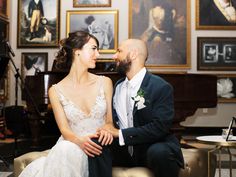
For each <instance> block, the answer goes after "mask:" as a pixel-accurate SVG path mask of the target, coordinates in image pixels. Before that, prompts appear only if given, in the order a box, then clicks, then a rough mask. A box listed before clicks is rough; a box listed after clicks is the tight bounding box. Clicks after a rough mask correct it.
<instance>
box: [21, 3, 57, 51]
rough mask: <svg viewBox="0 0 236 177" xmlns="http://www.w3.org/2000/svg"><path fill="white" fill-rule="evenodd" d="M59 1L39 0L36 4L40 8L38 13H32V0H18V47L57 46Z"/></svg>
mask: <svg viewBox="0 0 236 177" xmlns="http://www.w3.org/2000/svg"><path fill="white" fill-rule="evenodd" d="M60 2H61V1H60V0H46V1H45V0H44V1H42V0H40V1H39V5H38V8H39V9H40V10H38V13H39V12H40V13H39V14H38V15H37V13H34V12H35V11H34V8H33V7H34V4H33V3H34V2H33V1H32V0H18V22H17V27H18V29H17V31H18V32H17V47H18V48H49V47H50V48H56V47H58V45H59V39H60ZM32 17H34V18H32ZM31 24H32V25H31Z"/></svg>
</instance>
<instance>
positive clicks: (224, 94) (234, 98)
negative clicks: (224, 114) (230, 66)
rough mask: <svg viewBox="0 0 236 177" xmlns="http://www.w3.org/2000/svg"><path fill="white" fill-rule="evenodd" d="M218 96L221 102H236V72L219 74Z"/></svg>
mask: <svg viewBox="0 0 236 177" xmlns="http://www.w3.org/2000/svg"><path fill="white" fill-rule="evenodd" d="M217 97H218V102H220V103H231V102H234V103H235V102H236V74H219V75H217Z"/></svg>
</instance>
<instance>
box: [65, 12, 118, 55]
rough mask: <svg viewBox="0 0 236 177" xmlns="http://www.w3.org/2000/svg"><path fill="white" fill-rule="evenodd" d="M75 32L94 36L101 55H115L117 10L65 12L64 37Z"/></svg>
mask: <svg viewBox="0 0 236 177" xmlns="http://www.w3.org/2000/svg"><path fill="white" fill-rule="evenodd" d="M77 30H84V31H88V32H89V33H91V34H93V35H94V36H96V37H97V39H98V41H99V49H100V52H101V53H115V52H116V50H117V46H118V10H93V11H91V10H84V11H82V10H80V11H67V13H66V36H68V34H69V33H70V32H73V31H77Z"/></svg>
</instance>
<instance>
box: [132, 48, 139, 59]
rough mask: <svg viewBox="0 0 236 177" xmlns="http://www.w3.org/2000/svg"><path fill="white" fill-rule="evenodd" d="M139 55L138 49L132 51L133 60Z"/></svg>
mask: <svg viewBox="0 0 236 177" xmlns="http://www.w3.org/2000/svg"><path fill="white" fill-rule="evenodd" d="M137 56H138V51H137V49H133V50H132V51H131V52H130V59H131V60H134V59H135V58H137Z"/></svg>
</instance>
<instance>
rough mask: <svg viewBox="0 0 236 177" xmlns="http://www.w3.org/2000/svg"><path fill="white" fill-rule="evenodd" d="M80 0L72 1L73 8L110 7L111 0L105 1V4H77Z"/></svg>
mask: <svg viewBox="0 0 236 177" xmlns="http://www.w3.org/2000/svg"><path fill="white" fill-rule="evenodd" d="M79 1H81V0H73V7H111V0H107V3H105V4H86V3H84V4H82V3H81V4H79V3H78V2H79Z"/></svg>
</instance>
